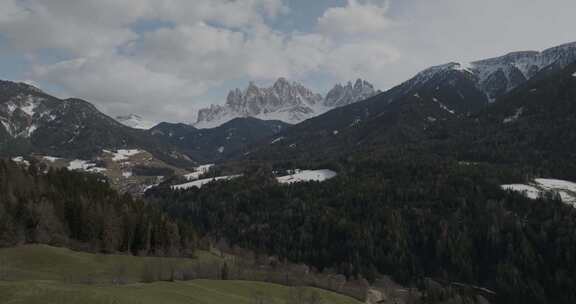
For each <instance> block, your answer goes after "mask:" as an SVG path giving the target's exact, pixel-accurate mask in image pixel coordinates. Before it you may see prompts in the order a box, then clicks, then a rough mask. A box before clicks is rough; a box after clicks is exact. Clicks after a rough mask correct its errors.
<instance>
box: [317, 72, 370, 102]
mask: <svg viewBox="0 0 576 304" xmlns="http://www.w3.org/2000/svg"><path fill="white" fill-rule="evenodd" d="M375 94H376V90H374V86H373V85H372V84H370V83H369V82H367V81H365V80H362V79H358V80H356V83H354V84H352V82H348V84H346V85H344V86H343V85H341V84H337V85H336V86H335V87H334V88H333V89H332V90H330V92H328V94H326V98H325V99H324V103H323V104H324V106H326V107H329V108H335V107H342V106H346V105H349V104H352V103H355V102H358V101H360V100H364V99H367V98H370V97H372V96H374V95H375Z"/></svg>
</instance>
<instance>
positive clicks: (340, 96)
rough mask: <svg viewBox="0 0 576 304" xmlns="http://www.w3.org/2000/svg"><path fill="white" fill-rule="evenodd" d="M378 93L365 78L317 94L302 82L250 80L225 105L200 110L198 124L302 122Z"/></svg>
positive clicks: (228, 98)
mask: <svg viewBox="0 0 576 304" xmlns="http://www.w3.org/2000/svg"><path fill="white" fill-rule="evenodd" d="M374 94H375V90H374V87H373V86H372V85H371V84H370V83H368V82H367V81H364V80H361V79H359V80H357V81H356V83H355V84H354V85H353V84H352V83H351V82H349V83H348V84H347V85H344V86H343V85H340V84H338V85H336V86H335V87H334V88H333V89H332V90H331V91H330V92H329V93H328V94H327V95H326V97H323V96H322V95H321V94H317V93H314V92H313V91H312V90H310V89H308V88H306V87H305V86H303V85H302V84H300V83H298V82H290V81H288V80H287V79H285V78H279V79H278V80H277V81H276V82H275V83H274V84H273V85H272V86H271V87H268V88H260V87H258V86H256V85H255V84H254V83H250V84H249V86H248V88H246V89H245V90H244V91H242V90H240V89H235V90H232V91H230V93H229V94H228V97H227V99H226V103H225V104H224V105H212V106H210V107H208V108H205V109H202V110H200V111H199V112H198V120H197V122H196V124H194V126H195V127H198V128H211V127H217V126H219V125H222V124H223V123H226V122H228V121H230V120H232V119H234V118H242V117H254V118H259V119H264V120H280V121H283V122H287V123H292V124H294V123H299V122H301V121H304V120H306V119H309V118H312V117H314V116H317V115H320V114H322V113H324V112H326V111H328V110H330V109H333V108H336V107H340V106H345V105H348V104H351V103H354V102H357V101H360V100H363V99H366V98H368V97H371V96H373V95H374Z"/></svg>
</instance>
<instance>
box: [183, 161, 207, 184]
mask: <svg viewBox="0 0 576 304" xmlns="http://www.w3.org/2000/svg"><path fill="white" fill-rule="evenodd" d="M212 167H214V164H207V165H202V166H198V167H196V168H194V172H192V173H190V174H186V175H184V177H185V178H186V179H187V180H197V179H199V178H200V176H202V175H203V174H206V173H208V171H210V168H212Z"/></svg>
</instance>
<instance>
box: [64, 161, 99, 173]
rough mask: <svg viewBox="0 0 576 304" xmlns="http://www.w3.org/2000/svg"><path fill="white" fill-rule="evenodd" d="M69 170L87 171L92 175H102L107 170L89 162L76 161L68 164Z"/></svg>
mask: <svg viewBox="0 0 576 304" xmlns="http://www.w3.org/2000/svg"><path fill="white" fill-rule="evenodd" d="M68 170H77V171H86V172H92V173H102V172H104V171H106V169H105V168H99V167H97V166H96V164H95V163H91V162H89V161H85V160H81V159H75V160H73V161H71V162H70V163H69V164H68Z"/></svg>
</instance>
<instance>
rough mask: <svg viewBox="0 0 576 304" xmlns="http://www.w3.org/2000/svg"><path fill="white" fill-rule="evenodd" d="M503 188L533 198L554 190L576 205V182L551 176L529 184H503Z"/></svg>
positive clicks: (567, 201)
mask: <svg viewBox="0 0 576 304" xmlns="http://www.w3.org/2000/svg"><path fill="white" fill-rule="evenodd" d="M502 189H504V190H510V191H515V192H520V193H522V194H524V195H526V197H528V198H531V199H538V198H539V197H540V196H542V195H543V194H544V193H546V192H554V193H557V194H559V195H560V198H561V199H562V201H563V202H564V203H566V204H569V205H572V206H575V207H576V183H573V182H569V181H564V180H559V179H549V178H536V179H534V181H533V182H532V183H530V184H529V185H525V184H512V185H502Z"/></svg>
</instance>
